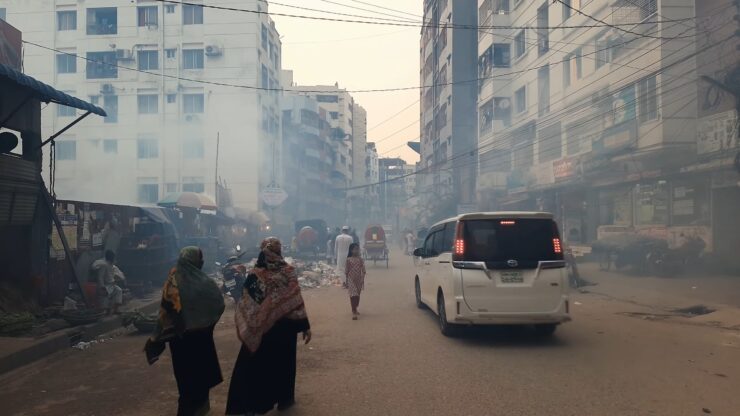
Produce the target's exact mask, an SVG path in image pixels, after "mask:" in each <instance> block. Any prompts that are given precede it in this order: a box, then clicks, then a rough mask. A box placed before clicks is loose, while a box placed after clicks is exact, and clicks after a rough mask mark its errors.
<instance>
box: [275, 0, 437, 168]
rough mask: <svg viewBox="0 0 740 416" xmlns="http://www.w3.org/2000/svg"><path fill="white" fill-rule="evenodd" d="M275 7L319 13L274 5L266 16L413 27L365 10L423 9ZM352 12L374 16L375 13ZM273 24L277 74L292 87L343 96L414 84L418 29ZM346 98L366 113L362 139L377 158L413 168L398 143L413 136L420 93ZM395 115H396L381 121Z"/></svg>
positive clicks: (290, 0)
mask: <svg viewBox="0 0 740 416" xmlns="http://www.w3.org/2000/svg"><path fill="white" fill-rule="evenodd" d="M278 3H281V4H286V5H293V6H299V7H304V8H312V9H319V10H322V11H325V13H318V12H312V11H306V10H300V9H296V8H292V7H285V6H280V5H276V4H275V3H273V2H270V9H269V10H270V13H286V14H298V15H306V16H322V17H332V18H338V19H348V20H371V19H361V18H357V17H349V16H338V15H335V14H333V13H345V14H353V15H358V16H374V17H375V18H387V19H401V18H406V19H416V20H417V21H421V17H417V18H414V17H413V16H411V15H404V14H400V13H397V12H393V11H389V10H384V9H380V8H377V7H373V6H372V5H377V6H381V7H387V8H390V9H396V10H401V11H404V12H408V13H411V14H413V15H417V16H421V13H422V4H423V2H422V1H421V0H403V1H398V0H395V1H393V0H362V2H358V1H353V0H332V1H325V0H281V1H278ZM363 3H368V4H372V5H368V4H363ZM340 4H342V5H346V6H350V7H345V6H342V5H340ZM352 7H357V8H360V9H366V10H373V11H377V12H378V13H379V14H376V13H371V12H369V11H365V10H358V9H354V8H352ZM382 13H387V14H390V15H395V16H396V17H392V16H387V15H383V14H382ZM273 19H274V20H275V24H276V26H277V29H278V32H280V35H281V36H282V42H283V69H292V70H293V71H294V75H293V76H294V80H295V82H297V83H298V84H299V85H312V84H313V85H317V84H326V85H331V84H334V83H335V82H338V83H339V86H340V87H343V88H346V89H348V90H365V89H373V88H396V87H408V86H418V85H419V33H420V28H418V27H398V26H387V25H369V24H361V23H346V22H328V21H318V20H309V19H300V18H294V17H287V16H273ZM352 95H353V97H354V98H355V101H356V102H358V103H359V104H360V105H362V106H363V107H365V109H366V110H367V124H368V141H371V142H373V141H374V142H376V143H377V146H378V151H379V153H380V154H381V157H402V158H404V159H406V160H407V161H409V162H412V163H415V162H416V161H417V160H418V155H417V154H416V153H415V152H414V151H413V150H411V149H409V148H408V146H406V145H405V143H406V142H407V141H411V140H414V141H416V140H418V138H419V122H418V121H419V102H418V101H419V90H418V89H413V90H408V91H398V92H375V93H352ZM407 107H408V108H407ZM404 109H405V110H404ZM402 110H403V111H402ZM401 111H402V112H401ZM399 112H401V113H400V114H398V113H399ZM396 114H398V115H397V116H396V117H394V118H392V119H390V120H388V121H385V122H384V120H386V119H388V118H390V117H392V116H395V115H396ZM381 123H382V124H381Z"/></svg>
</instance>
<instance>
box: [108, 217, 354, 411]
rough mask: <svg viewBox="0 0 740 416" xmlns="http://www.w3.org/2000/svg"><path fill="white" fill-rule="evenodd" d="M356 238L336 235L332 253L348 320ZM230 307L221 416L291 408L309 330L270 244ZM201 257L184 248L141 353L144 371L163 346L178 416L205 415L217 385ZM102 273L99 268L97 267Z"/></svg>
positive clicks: (218, 309)
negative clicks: (230, 353)
mask: <svg viewBox="0 0 740 416" xmlns="http://www.w3.org/2000/svg"><path fill="white" fill-rule="evenodd" d="M357 240H358V239H357V238H356V234H355V236H354V237H353V236H352V230H351V229H350V228H349V227H343V228H342V230H341V231H340V233H339V234H338V235H337V236H336V237H334V241H333V243H334V244H333V245H332V252H333V253H335V254H336V255H335V256H334V257H333V260H334V261H335V262H336V269H337V272H338V273H339V274H340V276H342V277H343V280H344V287H345V288H346V289H347V291H348V294H349V298H350V307H351V312H352V319H353V320H357V319H358V316H359V314H360V312H359V310H358V308H359V304H360V293H361V292H362V290H363V289H364V280H365V274H366V271H365V264H364V260H363V259H362V256H361V250H360V245H359V241H357ZM260 250H261V251H260V254H259V257H258V259H257V262H256V263H255V265H254V267H253V268H252V269H251V270H250V271H249V272H248V274H247V278H246V281H245V282H244V286H243V290H242V296H241V298H240V299H239V301H238V302H237V303H236V307H235V314H234V315H235V323H236V336H237V337H236V338H237V339H238V340H239V341H240V342H241V350H240V351H239V355H238V357H237V360H236V363H235V365H234V369H233V372H232V376H231V384H230V386H229V393H228V398H227V403H226V414H227V415H257V414H265V413H268V412H270V411H271V410H273V409H274V408H275V407H276V406H277V408H278V410H285V409H288V408H290V407H292V406H293V405H294V404H295V381H296V352H297V335H298V334H299V333H302V334H303V340H304V341H305V343H306V344H308V343H309V342H310V341H311V325H310V323H309V320H308V315H307V313H306V307H305V304H304V301H303V297H302V295H301V288H300V285H299V283H298V276H297V274H296V271H295V269H294V268H293V266H291V265H290V264H288V263H287V262H286V261H285V259H284V258H283V253H282V244H281V242H280V240H278V239H277V238H274V237H271V238H267V239H265V240H264V241H263V242H262V244H261V246H260ZM203 264H204V259H203V252H202V251H201V250H200V249H199V248H198V247H186V248H184V249H183V250H182V251H181V253H180V256H179V259H178V262H177V265H176V266H175V267H174V268H173V269H172V270H171V271H170V273H169V275H168V277H167V280H166V282H165V284H164V287H163V289H162V300H161V305H160V311H159V318H158V321H157V328H156V331H155V332H154V334H153V335H152V336H151V337H150V338H149V339H148V340H147V343H146V345H145V347H144V351H145V353H146V356H147V361H148V362H149V364H150V365H151V364H154V363H155V362H157V361H158V359H159V357H160V355H161V354H162V353H163V352H164V351H165V349H166V348H167V345H169V349H170V354H171V356H172V367H173V371H174V375H175V380H176V382H177V389H178V393H179V399H178V411H177V415H178V416H190V415H205V414H207V413H208V411H209V410H210V400H209V392H210V389H212V388H213V387H215V386H217V385H218V384H220V383H221V382H223V376H222V373H221V367H220V365H219V361H218V356H217V352H216V346H215V342H214V339H213V331H214V328H215V326H216V324H217V323H218V322H219V320H220V319H221V315H222V314H223V312H224V310H225V303H224V298H223V294H222V292H221V290H220V289H219V287H218V285H217V284H216V283H215V281H214V280H213V279H211V278H210V277H209V276H208V275H206V274H205V273H204V272H203V270H202V269H203ZM101 267H102V266H101Z"/></svg>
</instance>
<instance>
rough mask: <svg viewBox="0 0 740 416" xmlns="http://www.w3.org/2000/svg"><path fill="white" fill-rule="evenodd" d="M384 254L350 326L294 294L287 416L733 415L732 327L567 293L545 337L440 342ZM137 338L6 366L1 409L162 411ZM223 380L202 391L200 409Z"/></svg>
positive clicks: (164, 404)
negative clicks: (301, 320) (567, 319)
mask: <svg viewBox="0 0 740 416" xmlns="http://www.w3.org/2000/svg"><path fill="white" fill-rule="evenodd" d="M392 263H393V264H392V267H391V269H390V270H388V271H386V269H385V268H380V267H379V268H373V267H370V268H369V275H368V280H367V285H366V289H367V290H366V292H365V294H364V297H363V300H362V305H361V311H362V317H361V319H360V320H359V321H352V320H351V316H350V313H349V300H348V299H347V298H346V294H345V292H344V291H343V290H342V289H340V288H335V287H332V288H323V289H315V290H310V291H307V292H305V297H306V301H307V304H308V310H309V314H310V317H311V320H312V325H313V328H314V341H313V342H312V343H311V345H310V346H301V347H300V348H299V377H298V391H297V395H298V397H297V398H298V401H299V406H298V407H297V408H295V409H294V410H292V411H290V412H288V413H286V414H288V415H322V416H323V415H404V416H410V415H507V416H509V415H594V416H595V415H670V416H677V415H704V414H707V412H711V414H713V415H733V416H734V415H738V414H740V411H738V409H740V395H738V394H737V393H738V391H740V332H737V331H730V330H723V329H718V328H714V327H711V326H703V325H692V324H691V323H690V322H689V321H687V322H681V321H666V320H661V319H660V317H659V316H657V317H656V316H650V315H640V314H639V313H641V312H645V311H644V310H641V309H639V308H640V306H637V305H634V304H629V303H623V302H620V301H615V300H609V299H605V298H603V297H600V296H597V295H592V294H578V295H575V301H577V302H578V303H577V304H575V306H574V309H575V313H574V321H573V322H571V323H569V324H567V325H565V326H564V327H562V328H560V329H559V330H558V332H557V334H556V336H555V338H553V339H552V340H550V341H542V340H538V339H536V338H535V337H533V336H531V335H530V334H528V333H527V332H526V331H524V332H523V333H518V332H516V331H505V330H496V331H490V330H489V331H473V332H470V333H469V334H467V335H466V336H464V337H462V338H459V339H449V338H444V337H443V336H442V335H441V334H440V333H439V331H438V329H437V326H436V322H435V320H434V318H433V316H432V315H431V313H430V312H424V311H419V310H418V309H416V307H415V305H414V302H413V291H412V285H411V276H412V273H413V269H412V267H411V264H410V260H409V258H407V257H403V256H400V255H396V256H395V257H394V258H393V262H392ZM626 312H630V313H631V314H630V313H627V314H626ZM632 312H636V314H635V313H632ZM645 318H648V319H645ZM231 320H232V317H231V309H229V312H228V313H227V315H225V317H224V319H223V322H222V323H221V324H220V325H219V326H218V328H217V345H218V349H219V355H220V359H221V364H222V368H223V370H224V374H225V376H226V378H227V379H228V375H229V374H230V371H231V368H232V365H233V363H234V360H235V356H236V353H237V351H238V348H239V345H238V343H237V340H236V337H235V335H234V330H233V325H232V323H231ZM143 343H144V338H143V337H141V336H136V335H130V334H124V335H120V336H117V337H115V338H114V339H112V340H110V341H107V342H105V343H103V344H98V345H94V346H92V347H91V348H90V349H88V350H86V351H77V350H72V349H70V350H69V351H65V352H62V353H58V354H56V355H54V356H51V357H49V358H48V359H46V360H44V361H42V362H38V363H35V364H33V365H30V366H28V367H25V368H22V369H19V370H17V371H15V372H13V373H9V374H6V375H4V376H2V377H0V385H1V386H2V388H1V389H0V403H2V410H0V414H3V415H34V416H36V415H38V416H43V415H172V414H174V413H173V409H174V406H175V401H176V390H175V385H174V380H173V377H172V372H171V371H172V370H171V367H170V361H169V358H168V357H165V358H164V359H163V360H162V361H161V362H160V363H158V364H157V365H155V366H153V367H148V366H147V365H146V364H145V361H144V356H143V354H142V353H141V347H142V345H143ZM227 388H228V382H227V383H224V384H222V385H221V386H219V387H217V388H216V389H214V391H213V395H212V402H213V407H214V410H213V412H212V414H223V408H224V401H225V395H226V391H227ZM703 409H706V411H705V410H703ZM276 414H277V412H276Z"/></svg>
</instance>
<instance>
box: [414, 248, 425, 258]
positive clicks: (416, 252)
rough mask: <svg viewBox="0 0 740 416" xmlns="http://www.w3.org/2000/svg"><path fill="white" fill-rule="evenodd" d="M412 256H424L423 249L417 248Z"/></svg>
mask: <svg viewBox="0 0 740 416" xmlns="http://www.w3.org/2000/svg"><path fill="white" fill-rule="evenodd" d="M414 257H424V249H423V248H417V249H415V250H414Z"/></svg>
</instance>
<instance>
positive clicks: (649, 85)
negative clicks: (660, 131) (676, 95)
mask: <svg viewBox="0 0 740 416" xmlns="http://www.w3.org/2000/svg"><path fill="white" fill-rule="evenodd" d="M637 88H638V94H639V97H640V102H639V104H640V121H641V122H643V123H644V122H646V121H650V120H656V119H657V118H658V91H657V85H656V79H655V75H653V76H651V77H647V78H644V79H642V80H640V82H639V83H638V84H637Z"/></svg>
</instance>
